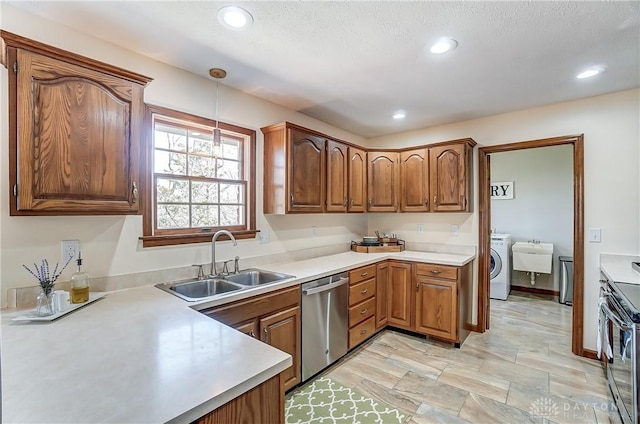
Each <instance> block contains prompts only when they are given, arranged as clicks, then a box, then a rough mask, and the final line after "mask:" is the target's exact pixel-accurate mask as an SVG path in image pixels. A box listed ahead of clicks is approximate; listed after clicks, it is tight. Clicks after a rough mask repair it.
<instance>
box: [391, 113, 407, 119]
mask: <svg viewBox="0 0 640 424" xmlns="http://www.w3.org/2000/svg"><path fill="white" fill-rule="evenodd" d="M405 116H407V114H406V113H404V112H396V113H394V114H393V119H403V118H404V117H405Z"/></svg>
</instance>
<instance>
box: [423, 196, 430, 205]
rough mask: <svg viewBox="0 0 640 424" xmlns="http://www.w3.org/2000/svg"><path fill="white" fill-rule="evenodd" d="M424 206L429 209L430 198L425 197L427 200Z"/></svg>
mask: <svg viewBox="0 0 640 424" xmlns="http://www.w3.org/2000/svg"><path fill="white" fill-rule="evenodd" d="M424 205H425V206H426V207H429V198H428V197H425V198H424Z"/></svg>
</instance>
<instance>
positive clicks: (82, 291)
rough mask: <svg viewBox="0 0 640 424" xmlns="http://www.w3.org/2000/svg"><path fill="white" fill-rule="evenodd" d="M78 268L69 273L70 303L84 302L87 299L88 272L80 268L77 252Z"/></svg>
mask: <svg viewBox="0 0 640 424" xmlns="http://www.w3.org/2000/svg"><path fill="white" fill-rule="evenodd" d="M76 262H77V264H78V270H77V271H76V272H74V273H73V274H72V275H71V296H70V297H71V299H70V300H71V303H84V302H87V301H88V300H89V274H87V273H86V272H84V271H83V270H82V257H81V256H80V252H78V260H77V261H76Z"/></svg>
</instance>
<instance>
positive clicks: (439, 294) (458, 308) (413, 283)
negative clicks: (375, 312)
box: [387, 261, 473, 347]
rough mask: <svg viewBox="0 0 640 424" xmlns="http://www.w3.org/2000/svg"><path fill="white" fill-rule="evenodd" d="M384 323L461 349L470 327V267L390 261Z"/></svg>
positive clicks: (469, 265) (467, 265)
mask: <svg viewBox="0 0 640 424" xmlns="http://www.w3.org/2000/svg"><path fill="white" fill-rule="evenodd" d="M388 272H389V286H388V287H389V290H388V293H387V295H388V302H387V305H388V308H389V309H388V319H387V324H388V325H390V326H392V327H398V328H402V329H405V330H411V331H415V332H417V333H420V334H425V335H428V336H433V337H437V338H438V339H441V340H444V341H447V342H451V343H454V344H456V346H458V347H459V346H460V344H461V343H462V342H463V341H464V339H465V338H466V337H467V335H468V334H469V329H470V328H471V327H472V322H471V320H472V308H473V299H472V295H473V294H472V287H471V284H472V268H471V263H468V264H466V265H464V266H462V267H457V266H448V265H438V264H425V263H406V262H397V261H390V262H389V270H388Z"/></svg>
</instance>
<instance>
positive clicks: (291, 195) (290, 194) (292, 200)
mask: <svg viewBox="0 0 640 424" xmlns="http://www.w3.org/2000/svg"><path fill="white" fill-rule="evenodd" d="M289 197H290V198H291V204H293V203H294V202H295V201H294V198H293V193H289Z"/></svg>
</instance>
